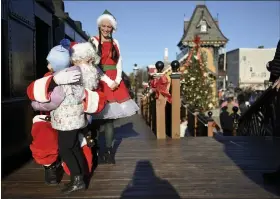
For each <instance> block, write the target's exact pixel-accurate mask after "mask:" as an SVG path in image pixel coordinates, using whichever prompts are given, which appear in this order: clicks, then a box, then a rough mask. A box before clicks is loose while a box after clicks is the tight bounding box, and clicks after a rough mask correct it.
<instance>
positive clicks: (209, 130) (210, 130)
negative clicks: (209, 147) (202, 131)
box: [207, 111, 214, 137]
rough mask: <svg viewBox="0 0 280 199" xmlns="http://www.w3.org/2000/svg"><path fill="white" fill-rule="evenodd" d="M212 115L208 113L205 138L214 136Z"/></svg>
mask: <svg viewBox="0 0 280 199" xmlns="http://www.w3.org/2000/svg"><path fill="white" fill-rule="evenodd" d="M212 115H213V113H212V112H211V111H209V112H208V117H209V118H208V125H207V136H208V137H213V135H214V133H213V132H214V120H213V118H212Z"/></svg>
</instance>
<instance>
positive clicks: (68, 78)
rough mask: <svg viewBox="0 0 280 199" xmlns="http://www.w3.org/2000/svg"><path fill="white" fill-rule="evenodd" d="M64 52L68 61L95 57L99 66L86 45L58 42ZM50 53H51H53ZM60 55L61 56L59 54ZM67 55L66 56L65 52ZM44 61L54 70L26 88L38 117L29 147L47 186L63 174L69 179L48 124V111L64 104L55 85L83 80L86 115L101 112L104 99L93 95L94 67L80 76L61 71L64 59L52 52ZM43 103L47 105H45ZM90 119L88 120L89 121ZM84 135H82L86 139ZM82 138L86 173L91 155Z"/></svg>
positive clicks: (34, 123) (86, 142)
mask: <svg viewBox="0 0 280 199" xmlns="http://www.w3.org/2000/svg"><path fill="white" fill-rule="evenodd" d="M60 44H61V46H62V47H63V48H64V49H68V50H70V54H71V58H72V60H73V58H74V59H75V60H79V59H80V61H82V60H81V59H83V58H86V57H88V55H90V56H91V57H95V58H96V59H95V60H96V63H98V62H99V60H98V56H97V54H96V52H95V50H94V49H93V48H92V46H91V45H90V44H89V43H82V44H78V43H76V42H74V43H70V41H69V40H62V41H61V42H60ZM52 50H53V49H52ZM59 53H60V54H61V52H59ZM68 53H69V52H68ZM47 60H48V62H49V63H52V64H51V65H52V66H58V67H57V68H55V67H53V68H50V72H48V73H47V74H45V76H44V77H43V78H41V79H38V80H35V81H34V82H32V83H31V84H30V85H29V86H28V88H27V95H28V97H29V99H30V100H31V101H32V107H33V108H34V109H35V110H40V111H41V113H40V115H36V116H35V117H34V118H33V126H32V132H31V134H32V137H33V141H32V143H31V145H30V149H31V152H32V156H33V158H34V160H35V162H37V163H38V164H40V165H43V167H44V169H45V182H46V183H47V184H58V183H59V182H60V180H61V177H62V174H63V170H64V171H65V172H66V173H67V174H68V175H70V172H69V169H68V168H67V165H66V164H64V163H62V162H61V161H60V158H59V156H58V137H57V132H56V130H54V129H53V128H52V126H51V123H50V116H49V111H50V109H51V108H50V107H52V104H56V105H57V104H59V103H61V102H62V101H63V99H61V98H60V97H59V95H55V94H54V93H55V92H52V91H54V89H55V88H56V86H57V85H62V84H71V83H76V82H78V81H79V80H80V77H81V75H82V76H83V80H86V81H85V82H82V83H83V84H84V86H85V88H86V89H85V96H86V98H85V100H84V111H85V113H88V114H93V113H98V112H100V111H102V110H103V108H104V106H105V103H106V97H105V96H104V94H103V93H102V92H96V91H94V90H95V89H96V88H97V85H98V73H97V70H96V69H95V68H94V66H88V67H81V68H82V70H81V73H80V72H79V71H77V70H70V69H68V68H66V69H62V70H61V68H60V67H62V68H63V66H64V65H65V64H67V63H65V62H62V60H63V59H61V57H59V56H57V54H55V53H54V52H52V51H51V52H50V53H49V55H48V57H47ZM44 103H46V104H48V105H44ZM89 119H90V118H89ZM86 134H87V132H86V133H85V135H86ZM85 135H80V137H79V138H80V143H81V147H82V150H83V152H84V155H85V157H86V160H87V163H88V168H89V171H88V172H89V173H90V172H91V169H92V152H91V149H90V147H89V145H90V143H88V141H89V139H86V136H85Z"/></svg>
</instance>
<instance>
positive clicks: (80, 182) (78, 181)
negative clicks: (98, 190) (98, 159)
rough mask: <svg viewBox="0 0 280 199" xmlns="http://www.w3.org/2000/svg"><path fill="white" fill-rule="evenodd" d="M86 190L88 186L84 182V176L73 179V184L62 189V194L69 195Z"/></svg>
mask: <svg viewBox="0 0 280 199" xmlns="http://www.w3.org/2000/svg"><path fill="white" fill-rule="evenodd" d="M85 189H86V184H85V182H84V177H83V176H82V175H77V176H73V177H71V182H70V183H68V184H67V186H65V187H64V188H63V189H62V193H64V194H69V193H72V192H74V191H79V190H85Z"/></svg>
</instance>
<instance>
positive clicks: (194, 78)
mask: <svg viewBox="0 0 280 199" xmlns="http://www.w3.org/2000/svg"><path fill="white" fill-rule="evenodd" d="M194 43H195V47H194V48H192V49H191V50H190V51H189V55H188V57H187V60H186V62H185V63H184V64H183V65H182V67H181V71H182V72H183V75H182V79H181V97H182V98H183V100H184V101H185V102H186V103H187V104H188V106H189V108H191V109H194V108H198V109H199V110H201V111H207V110H210V109H213V108H214V107H215V106H216V103H217V102H216V100H215V97H214V93H213V87H214V86H215V84H214V83H215V80H216V77H215V76H214V75H213V74H212V73H211V72H209V71H208V70H207V67H206V66H207V61H206V60H207V57H206V56H207V55H206V53H204V52H203V51H202V50H201V48H200V38H199V37H198V36H196V37H195V40H194Z"/></svg>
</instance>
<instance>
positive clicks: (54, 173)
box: [44, 161, 63, 185]
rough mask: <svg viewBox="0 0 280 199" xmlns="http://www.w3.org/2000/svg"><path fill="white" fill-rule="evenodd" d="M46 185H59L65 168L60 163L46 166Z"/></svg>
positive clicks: (56, 162)
mask: <svg viewBox="0 0 280 199" xmlns="http://www.w3.org/2000/svg"><path fill="white" fill-rule="evenodd" d="M44 169H45V183H46V184H48V185H57V184H59V182H60V180H61V174H63V168H62V165H61V162H60V161H55V162H54V163H52V164H51V165H50V166H44Z"/></svg>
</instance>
